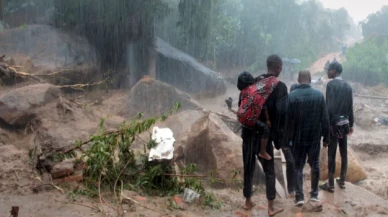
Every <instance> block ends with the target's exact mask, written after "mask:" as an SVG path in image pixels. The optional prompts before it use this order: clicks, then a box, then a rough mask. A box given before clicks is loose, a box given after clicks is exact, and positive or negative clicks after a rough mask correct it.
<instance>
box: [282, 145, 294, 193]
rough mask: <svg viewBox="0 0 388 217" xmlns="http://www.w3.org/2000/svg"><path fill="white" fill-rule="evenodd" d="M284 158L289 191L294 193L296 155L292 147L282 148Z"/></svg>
mask: <svg viewBox="0 0 388 217" xmlns="http://www.w3.org/2000/svg"><path fill="white" fill-rule="evenodd" d="M282 152H283V155H284V158H285V159H286V178H287V191H288V193H292V192H294V191H295V176H294V157H293V156H292V152H291V149H290V148H288V147H287V148H282Z"/></svg>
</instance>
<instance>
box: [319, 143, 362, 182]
mask: <svg viewBox="0 0 388 217" xmlns="http://www.w3.org/2000/svg"><path fill="white" fill-rule="evenodd" d="M327 150H328V149H327V148H324V149H322V150H321V156H320V165H319V166H320V172H321V180H327V179H328V177H329V172H328V160H327V159H328V157H327ZM340 172H341V157H340V153H339V149H337V154H336V166H335V177H339V175H340ZM366 178H367V175H366V173H365V171H364V169H363V168H362V167H361V164H360V163H359V161H358V160H357V158H356V156H355V154H354V152H353V149H352V148H351V147H350V146H349V145H348V171H347V174H346V181H348V182H352V183H356V182H359V181H361V180H364V179H366Z"/></svg>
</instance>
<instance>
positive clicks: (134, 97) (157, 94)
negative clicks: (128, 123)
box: [122, 77, 200, 118]
mask: <svg viewBox="0 0 388 217" xmlns="http://www.w3.org/2000/svg"><path fill="white" fill-rule="evenodd" d="M174 102H179V103H180V104H181V111H184V110H193V109H198V108H200V105H199V104H198V103H197V102H196V101H194V100H193V99H191V97H190V96H189V95H187V94H186V93H183V92H181V91H179V90H177V89H176V88H174V87H172V86H170V85H168V84H166V83H163V82H161V81H158V80H154V79H152V78H150V77H145V78H143V79H141V80H140V81H139V82H138V83H137V84H136V85H135V86H134V87H133V88H132V89H131V91H130V92H129V97H128V101H127V102H126V105H125V106H123V110H122V114H123V115H124V116H129V117H131V118H134V117H135V116H136V114H138V113H139V112H142V113H143V115H144V117H152V116H159V115H161V113H163V112H166V111H168V110H169V109H171V108H172V106H173V103H174Z"/></svg>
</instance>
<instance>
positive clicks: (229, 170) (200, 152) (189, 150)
mask: <svg viewBox="0 0 388 217" xmlns="http://www.w3.org/2000/svg"><path fill="white" fill-rule="evenodd" d="M241 144H242V141H241V138H240V137H238V136H237V135H235V134H234V133H233V132H232V131H231V130H230V129H229V128H228V126H227V125H226V124H225V123H224V122H223V121H222V120H221V119H220V118H219V116H217V115H216V114H214V113H208V114H206V115H204V116H203V117H201V118H200V119H198V120H197V121H196V122H195V123H193V125H192V126H191V130H190V133H189V135H188V138H187V140H186V142H185V143H184V144H183V153H182V154H183V158H184V163H185V164H186V165H187V164H190V163H195V164H196V165H197V168H198V170H199V172H201V173H207V174H210V172H213V175H214V176H215V177H217V178H220V179H222V180H224V181H226V184H227V185H228V184H232V183H233V182H232V179H233V176H234V174H235V172H237V173H238V175H237V176H236V178H237V179H239V178H241V174H242V171H243V163H242V153H241Z"/></svg>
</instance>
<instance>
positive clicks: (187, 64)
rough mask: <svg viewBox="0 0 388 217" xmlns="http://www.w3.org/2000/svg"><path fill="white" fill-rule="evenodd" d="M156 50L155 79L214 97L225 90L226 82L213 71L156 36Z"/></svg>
mask: <svg viewBox="0 0 388 217" xmlns="http://www.w3.org/2000/svg"><path fill="white" fill-rule="evenodd" d="M156 51H157V53H158V58H157V64H156V65H157V66H156V67H157V79H159V80H161V81H164V82H166V83H168V84H170V85H172V86H174V87H176V88H178V89H180V90H182V91H184V92H186V93H189V94H200V93H203V92H206V95H207V96H208V97H215V96H218V95H222V94H224V93H225V92H226V82H225V81H224V79H223V78H222V77H221V76H219V75H218V74H217V73H216V72H215V71H213V70H211V69H209V68H207V67H206V66H204V65H202V64H201V63H199V62H198V61H197V60H195V59H194V58H193V57H191V56H189V55H188V54H186V53H184V52H182V51H180V50H178V49H176V48H174V47H173V46H171V45H170V44H168V43H166V42H165V41H163V40H162V39H160V38H156Z"/></svg>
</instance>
